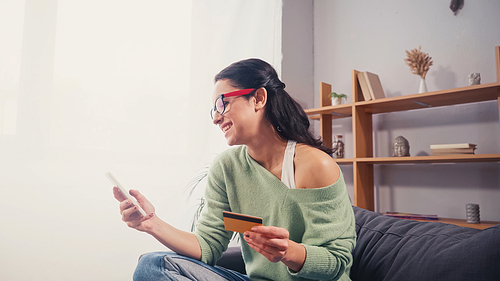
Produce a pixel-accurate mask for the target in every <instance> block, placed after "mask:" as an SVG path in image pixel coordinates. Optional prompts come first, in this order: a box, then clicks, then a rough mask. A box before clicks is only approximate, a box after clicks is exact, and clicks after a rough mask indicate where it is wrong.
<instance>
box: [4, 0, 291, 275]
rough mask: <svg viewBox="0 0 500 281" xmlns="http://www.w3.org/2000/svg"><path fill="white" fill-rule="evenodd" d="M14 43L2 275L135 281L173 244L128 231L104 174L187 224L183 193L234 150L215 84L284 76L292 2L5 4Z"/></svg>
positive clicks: (34, 0) (8, 81)
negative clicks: (236, 70) (236, 75)
mask: <svg viewBox="0 0 500 281" xmlns="http://www.w3.org/2000/svg"><path fill="white" fill-rule="evenodd" d="M0 38H2V39H1V40H2V41H1V44H0V118H1V119H0V124H1V125H0V153H1V155H0V192H1V197H0V211H1V212H2V213H3V214H4V215H2V216H1V217H0V224H1V225H3V227H2V228H1V230H0V238H1V239H0V248H1V249H2V255H0V280H33V279H37V280H124V279H130V278H131V274H132V272H133V269H134V267H135V264H136V261H137V257H138V255H139V254H141V253H143V252H146V251H154V250H161V249H163V247H162V246H161V245H160V244H158V243H157V242H156V241H155V240H154V239H153V238H151V237H149V236H148V235H146V234H143V233H138V232H137V231H134V230H131V229H128V228H127V227H126V226H125V225H124V224H123V223H122V222H121V220H120V216H119V214H118V206H117V204H116V202H115V201H114V199H113V198H112V194H111V185H110V183H109V182H108V181H107V179H106V178H105V177H104V173H105V172H107V171H111V172H113V173H114V174H115V176H116V177H117V178H118V179H119V180H120V181H121V183H122V184H123V185H125V186H126V187H128V188H136V189H139V190H141V191H142V193H144V194H145V195H146V196H148V197H149V198H150V200H151V201H153V203H154V204H155V206H156V208H157V213H158V214H159V215H160V216H161V217H162V218H163V219H165V220H167V221H169V222H171V223H172V224H174V225H176V226H178V227H180V228H183V229H187V228H188V226H189V220H190V217H191V214H190V212H192V211H193V209H192V208H190V206H186V200H185V194H183V191H182V190H183V188H184V187H185V186H186V184H187V183H188V182H189V181H190V180H191V178H192V177H193V176H194V175H195V174H196V171H197V170H198V169H200V168H202V167H203V166H204V165H207V164H208V163H209V162H210V160H211V159H212V158H213V157H214V156H215V155H216V154H217V153H218V152H220V151H222V150H224V149H226V148H227V145H226V144H225V140H224V138H223V137H222V134H221V133H220V132H219V129H218V128H217V127H215V126H213V125H212V124H211V120H210V117H209V109H210V106H211V91H212V86H213V81H212V80H213V76H214V75H215V74H216V73H217V72H218V71H219V70H221V69H222V68H223V67H225V66H227V65H228V64H230V63H232V62H234V61H237V60H240V59H244V58H248V57H259V58H262V59H264V60H266V61H268V62H270V63H272V64H274V65H275V67H276V68H277V70H278V71H280V65H281V0H279V1H278V0H274V1H269V0H259V1H245V0H238V1H235V0H224V1H222V0H217V1H213V0H205V1H201V0H193V1H178V0H177V1H173V0H172V1H165V0H149V1H132V0H128V1H124V0H120V1H118V0H89V1H77V0H26V1H18V0H16V1H14V0H11V1H2V2H0ZM26 268H29V270H26Z"/></svg>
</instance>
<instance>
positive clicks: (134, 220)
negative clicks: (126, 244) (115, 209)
mask: <svg viewBox="0 0 500 281" xmlns="http://www.w3.org/2000/svg"><path fill="white" fill-rule="evenodd" d="M113 195H114V196H115V198H116V200H118V201H120V214H121V215H122V220H123V221H124V222H125V223H127V225H128V226H129V227H131V228H134V229H137V230H139V231H145V232H148V231H151V230H152V228H153V225H154V224H153V221H152V220H151V218H153V217H154V214H155V208H154V206H153V204H151V203H150V202H149V201H148V200H147V199H146V197H144V196H143V195H142V194H141V193H140V192H139V191H137V190H130V195H132V196H134V197H135V199H137V203H138V204H139V205H140V206H141V207H142V209H144V211H145V212H146V213H147V214H148V215H146V216H144V217H143V216H142V215H141V214H140V213H139V212H138V211H137V206H136V205H134V203H133V202H132V200H129V199H127V198H125V196H123V194H122V193H121V191H120V190H119V189H118V188H117V187H114V188H113Z"/></svg>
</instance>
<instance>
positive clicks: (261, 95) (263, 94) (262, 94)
mask: <svg viewBox="0 0 500 281" xmlns="http://www.w3.org/2000/svg"><path fill="white" fill-rule="evenodd" d="M254 98H255V110H260V109H263V108H264V107H265V106H266V103H267V90H266V88H264V87H262V88H259V89H257V91H255V95H254Z"/></svg>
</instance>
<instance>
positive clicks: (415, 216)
mask: <svg viewBox="0 0 500 281" xmlns="http://www.w3.org/2000/svg"><path fill="white" fill-rule="evenodd" d="M383 215H384V216H389V217H394V218H399V219H414V220H437V219H438V217H437V215H422V214H411V213H400V212H385V213H384V214H383Z"/></svg>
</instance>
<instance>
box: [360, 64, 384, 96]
mask: <svg viewBox="0 0 500 281" xmlns="http://www.w3.org/2000/svg"><path fill="white" fill-rule="evenodd" d="M358 81H359V86H360V87H361V93H362V94H363V97H364V99H365V101H369V100H374V99H382V98H385V94H384V89H383V88H382V84H381V83H380V79H379V78H378V75H377V74H373V73H371V72H368V71H364V72H359V73H358Z"/></svg>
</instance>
